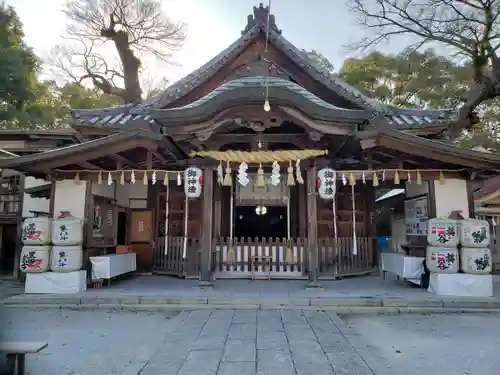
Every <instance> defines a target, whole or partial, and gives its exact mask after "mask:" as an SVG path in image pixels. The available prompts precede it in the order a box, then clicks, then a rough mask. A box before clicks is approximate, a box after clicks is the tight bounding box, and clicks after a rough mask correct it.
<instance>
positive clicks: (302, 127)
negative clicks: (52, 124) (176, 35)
mask: <svg viewBox="0 0 500 375" xmlns="http://www.w3.org/2000/svg"><path fill="white" fill-rule="evenodd" d="M454 116H455V114H454V113H453V112H451V111H449V110H446V109H442V110H422V109H407V108H404V109H403V108H397V107H394V106H391V105H386V104H383V103H381V102H379V101H377V100H375V99H372V98H369V97H367V96H366V95H364V94H362V93H361V92H360V91H358V90H357V89H355V88H353V87H351V86H349V85H348V84H346V83H345V82H343V81H342V80H341V79H340V78H339V77H337V76H336V75H332V74H330V73H329V72H327V71H324V70H322V68H321V67H318V66H317V65H316V64H314V63H313V62H311V61H310V60H309V59H308V57H307V56H306V54H304V53H303V52H302V51H301V50H299V49H298V48H297V47H295V46H294V45H293V44H292V43H290V42H289V41H288V40H287V39H285V37H284V36H283V34H282V31H281V30H280V29H279V28H278V26H277V23H276V19H275V17H274V15H272V14H269V10H268V8H266V7H264V6H262V5H260V6H258V7H254V11H253V14H252V15H250V16H249V17H248V21H247V24H246V26H245V27H244V29H243V31H242V35H241V36H240V37H239V38H238V39H236V40H235V42H234V43H233V44H231V45H230V46H229V47H228V48H227V49H225V50H224V51H222V52H221V53H219V54H218V55H217V56H215V57H214V58H213V59H212V60H210V61H209V62H208V63H206V64H205V65H203V66H202V67H200V68H199V69H197V70H196V71H194V72H193V73H191V74H189V75H188V76H187V77H185V78H183V79H181V80H180V81H179V82H177V83H175V84H173V85H172V86H170V87H169V88H167V89H166V90H165V91H164V92H162V93H161V94H159V95H158V96H156V97H154V98H152V99H148V100H144V101H143V102H141V103H137V104H128V105H123V106H118V107H114V108H107V109H88V110H75V111H74V112H73V117H74V121H73V123H72V128H73V129H74V130H75V132H76V133H77V135H78V138H79V139H80V140H81V143H78V144H74V145H71V146H67V147H61V148H58V149H56V150H51V151H45V152H42V153H38V154H34V155H23V156H20V157H17V158H11V159H5V160H2V161H0V168H2V169H4V168H9V169H15V170H17V171H20V172H23V173H25V174H26V175H28V176H32V177H36V178H41V179H47V180H50V181H53V185H54V187H55V188H54V192H53V201H52V209H51V212H52V213H53V214H54V215H55V216H57V215H58V212H59V211H70V212H71V214H72V215H73V216H76V217H79V218H82V219H84V222H85V241H84V246H85V250H86V254H87V255H88V256H91V255H98V254H103V253H106V252H113V251H114V249H115V247H116V245H118V244H127V245H130V246H132V248H133V250H134V252H135V253H136V254H137V263H138V268H139V269H142V270H145V271H151V270H153V271H155V272H163V273H167V274H173V275H179V276H185V277H200V279H201V280H202V281H204V282H208V281H209V280H211V279H212V277H219V278H222V277H231V278H234V277H249V275H250V274H251V273H252V269H255V267H259V268H262V267H264V266H265V265H266V264H270V266H271V275H270V276H271V277H272V278H294V277H299V278H301V277H308V278H309V279H310V280H311V281H313V282H314V281H316V280H317V279H318V278H320V277H325V278H335V277H339V276H342V275H352V274H358V273H367V272H371V271H372V270H373V269H375V268H376V267H377V262H378V256H377V254H376V251H375V249H376V242H375V236H376V233H375V215H376V211H375V191H376V189H377V187H378V186H382V185H383V186H385V187H388V188H393V187H402V188H405V189H406V197H407V198H408V199H413V200H415V205H417V204H418V207H420V208H419V212H420V214H421V215H424V214H425V215H426V216H427V217H428V218H431V217H437V216H448V215H449V213H450V212H452V211H456V210H460V211H461V212H462V213H463V215H464V216H474V205H473V202H472V199H471V197H472V195H471V193H472V189H471V181H473V180H481V179H484V178H488V177H489V176H492V175H496V173H497V172H496V170H498V169H500V156H499V155H494V154H488V153H484V152H478V151H472V150H466V149H462V148H459V147H456V146H454V145H452V144H451V143H449V142H448V141H446V140H445V137H446V135H447V131H448V129H449V128H450V127H451V126H452V125H454ZM422 210H424V211H422ZM419 219H421V217H420V218H419ZM406 231H407V232H406V234H407V236H406V237H407V238H406V240H407V242H408V245H409V246H415V248H418V246H422V244H423V243H424V241H425V234H424V232H423V229H422V228H421V227H419V225H418V223H417V222H415V225H413V224H412V225H407V228H406ZM256 263H257V264H256Z"/></svg>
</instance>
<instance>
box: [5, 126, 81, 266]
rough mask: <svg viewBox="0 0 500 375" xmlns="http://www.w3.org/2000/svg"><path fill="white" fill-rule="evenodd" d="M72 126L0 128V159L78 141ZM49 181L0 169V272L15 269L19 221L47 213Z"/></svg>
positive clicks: (50, 184) (48, 149)
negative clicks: (46, 128)
mask: <svg viewBox="0 0 500 375" xmlns="http://www.w3.org/2000/svg"><path fill="white" fill-rule="evenodd" d="M78 142H79V141H78V138H77V136H76V131H75V130H74V129H57V130H43V131H33V130H29V131H28V130H19V129H0V158H1V159H9V158H15V157H18V156H23V155H30V154H36V153H39V152H44V151H50V150H54V149H56V148H59V147H64V146H68V145H71V144H75V143H78ZM51 189H52V183H51V182H50V181H46V180H44V179H38V178H34V177H30V176H27V177H25V176H24V175H23V174H22V173H20V172H18V171H15V170H12V169H2V170H1V172H0V274H7V275H12V274H13V273H14V270H15V266H14V264H15V257H16V256H15V249H16V246H17V247H19V245H20V244H19V224H20V222H21V221H22V220H23V219H25V218H27V217H34V216H39V215H51V214H50V196H51Z"/></svg>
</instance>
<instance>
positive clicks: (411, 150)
mask: <svg viewBox="0 0 500 375" xmlns="http://www.w3.org/2000/svg"><path fill="white" fill-rule="evenodd" d="M357 137H358V138H359V139H360V140H361V147H362V148H363V149H372V150H375V149H376V148H386V149H391V150H395V151H397V152H400V153H406V154H411V155H414V156H418V157H421V158H426V159H432V160H436V161H441V162H443V163H447V164H451V165H457V166H463V167H465V168H468V169H470V171H471V172H473V171H481V172H488V173H491V174H497V171H498V170H500V155H496V154H493V153H485V152H480V151H473V150H468V149H464V148H461V147H458V146H455V145H452V144H448V143H444V142H440V141H435V140H430V139H426V138H422V137H418V136H415V135H411V134H407V133H405V132H401V131H397V130H385V131H373V132H364V133H360V134H358V135H357Z"/></svg>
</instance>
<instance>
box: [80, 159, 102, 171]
mask: <svg viewBox="0 0 500 375" xmlns="http://www.w3.org/2000/svg"><path fill="white" fill-rule="evenodd" d="M77 165H78V166H79V167H82V168H84V169H96V170H100V169H102V168H101V167H99V166H97V165H95V164H92V163H89V162H88V161H82V162H80V163H78V164H77Z"/></svg>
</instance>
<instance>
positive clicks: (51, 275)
mask: <svg viewBox="0 0 500 375" xmlns="http://www.w3.org/2000/svg"><path fill="white" fill-rule="evenodd" d="M86 290H87V271H75V272H65V273H62V272H60V273H59V272H43V273H28V274H26V284H25V286H24V292H25V293H27V294H72V293H83V292H85V291H86Z"/></svg>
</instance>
